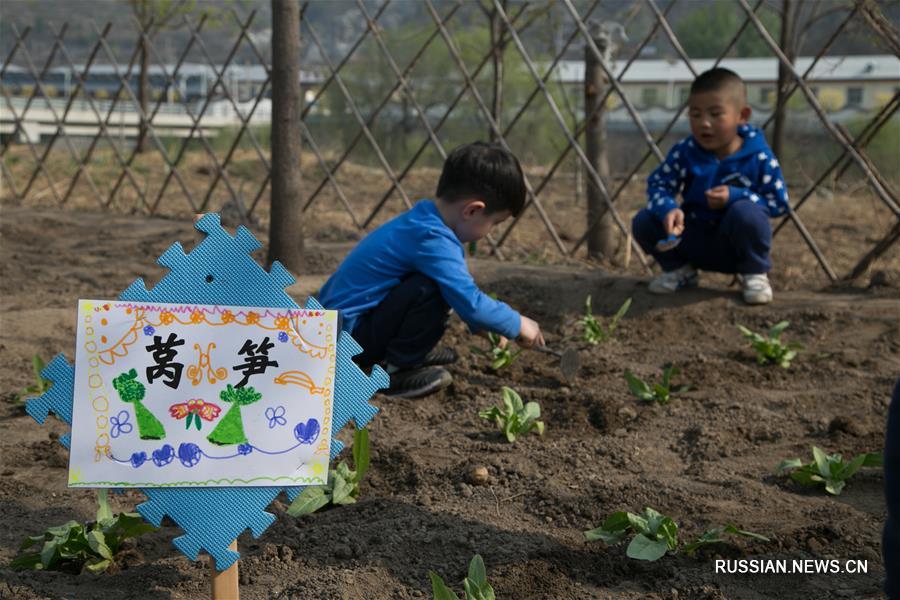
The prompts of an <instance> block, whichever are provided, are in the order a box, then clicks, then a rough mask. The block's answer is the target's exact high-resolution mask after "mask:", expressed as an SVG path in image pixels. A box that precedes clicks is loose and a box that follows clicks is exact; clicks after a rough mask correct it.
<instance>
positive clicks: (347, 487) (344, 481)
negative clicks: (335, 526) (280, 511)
mask: <svg viewBox="0 0 900 600" xmlns="http://www.w3.org/2000/svg"><path fill="white" fill-rule="evenodd" d="M369 459H370V454H369V430H368V429H357V430H356V431H355V432H354V434H353V465H354V466H355V467H356V470H355V471H351V470H350V467H349V465H347V463H345V462H344V461H341V462H340V463H339V464H338V466H337V467H336V468H334V469H331V470H330V471H329V473H328V483H327V484H325V485H324V486H308V487H306V488H305V489H304V490H303V491H302V492H301V493H300V495H299V496H297V497H296V498H294V501H293V502H291V505H290V506H289V507H288V509H287V513H288V514H289V515H291V516H292V517H302V516H303V515H308V514H311V513H314V512H316V511H317V510H319V509H320V508H322V507H323V506H326V505H327V504H329V503H331V504H353V503H354V502H356V501H357V500H358V499H359V484H360V482H361V481H362V479H363V476H364V475H365V474H366V471H368V470H369Z"/></svg>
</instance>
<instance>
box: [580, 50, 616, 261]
mask: <svg viewBox="0 0 900 600" xmlns="http://www.w3.org/2000/svg"><path fill="white" fill-rule="evenodd" d="M593 37H594V43H595V44H596V45H597V48H598V49H599V50H600V52H601V53H603V55H604V56H607V54H608V53H607V47H608V40H607V39H606V37H604V36H599V35H596V34H594V35H593ZM605 88H606V80H605V78H604V75H603V69H602V68H601V66H600V62H599V61H598V60H597V57H596V56H595V55H594V53H593V52H591V48H590V46H585V49H584V111H585V114H591V112H593V111H594V109H595V108H596V107H597V106H598V104H599V102H600V100H601V98H602V97H603V95H604V93H605V91H606V90H605ZM584 137H585V146H586V147H585V154H587V158H588V161H590V163H591V165H592V166H593V167H594V169H596V170H597V173H598V174H599V175H600V177H601V178H602V179H603V183H604V185H605V186H606V188H607V189H609V161H608V159H607V155H606V115H605V114H604V111H603V110H602V109H601V110H599V111H597V113H596V114H594V116H593V117H591V120H590V121H589V122H588V125H587V128H586V129H585V131H584ZM587 184H588V185H587V213H588V214H587V223H588V224H590V223H595V222H596V221H597V219H601V218H602V220H601V221H600V222H599V223H598V225H597V226H596V227H594V228H593V229H592V230H591V231H589V232H588V238H587V244H588V256H589V257H591V258H598V257H601V256H605V257H607V258H609V257H611V256H612V254H613V251H614V247H613V227H612V221H611V220H610V218H609V215H607V214H606V213H607V207H606V203H604V202H603V196H602V195H601V192H600V188H599V187H597V185H596V184H595V183H594V180H593V178H588V182H587Z"/></svg>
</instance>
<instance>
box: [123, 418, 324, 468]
mask: <svg viewBox="0 0 900 600" xmlns="http://www.w3.org/2000/svg"><path fill="white" fill-rule="evenodd" d="M321 431H322V428H321V426H320V425H319V422H318V421H317V420H316V419H309V420H308V421H306V422H303V421H301V422H300V423H297V424H296V425H295V426H294V438H295V439H296V440H297V443H296V444H293V445H291V446H289V447H287V448H284V449H282V450H266V449H263V448H260V447H258V446H254V445H253V444H249V443H243V444H239V445H238V447H237V451H236V452H234V453H233V454H209V453H208V452H206V451H204V450H202V449H201V448H200V446H198V445H197V444H193V443H189V442H185V443H182V444H179V446H178V453H177V456H178V461H179V463H180V464H181V466H182V467H186V468H188V469H190V468H193V467H195V466H197V465H198V464H200V461H201V459H203V458H206V459H209V460H229V459H233V458H240V457H242V456H248V455H250V454H252V453H254V452H257V453H259V454H265V455H268V456H275V455H278V454H287V453H289V452H292V451H294V450H296V449H297V448H299V447H301V446H309V445H312V444H313V443H315V441H316V440H317V439H318V437H319V433H320V432H321ZM151 456H152V463H153V464H154V465H156V466H157V467H165V466H166V465H169V464H171V463H172V461H173V458H174V457H175V456H176V453H175V451H174V450H173V449H172V446H170V445H169V444H165V445H164V446H162V447H161V448H159V449H158V450H154V451H153V452H152V454H151ZM109 458H110V459H111V460H113V461H115V462H117V463H122V464H129V465H131V466H132V467H133V468H135V469H139V468H141V467H143V466H144V465H145V464H149V463H148V462H147V453H146V452H135V453H133V454H132V455H131V456H130V457H129V458H127V459H121V458H117V457H115V456H113V455H110V457H109Z"/></svg>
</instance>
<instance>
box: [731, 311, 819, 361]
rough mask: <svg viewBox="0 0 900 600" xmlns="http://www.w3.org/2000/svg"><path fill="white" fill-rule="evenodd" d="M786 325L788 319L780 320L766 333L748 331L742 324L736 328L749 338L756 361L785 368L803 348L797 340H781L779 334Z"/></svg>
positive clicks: (788, 322)
mask: <svg viewBox="0 0 900 600" xmlns="http://www.w3.org/2000/svg"><path fill="white" fill-rule="evenodd" d="M788 325H790V321H780V322H778V323H776V324H775V325H773V326H772V328H771V329H769V333H768V334H766V335H760V334H758V333H756V332H754V331H750V330H749V329H747V328H746V327H744V326H743V325H738V329H740V331H741V334H743V336H744V337H745V338H746V339H748V340H750V345H751V346H752V347H753V349H754V350H756V362H758V363H759V364H761V365H765V364H775V365H779V366H780V367H782V368H784V369H787V368H788V367H790V366H791V361H792V360H793V359H794V358H795V357H796V356H797V353H798V352H799V351H800V350H803V344H800V343H798V342H790V343H788V344H783V343H782V342H781V334H782V333H784V330H785V329H787V327H788Z"/></svg>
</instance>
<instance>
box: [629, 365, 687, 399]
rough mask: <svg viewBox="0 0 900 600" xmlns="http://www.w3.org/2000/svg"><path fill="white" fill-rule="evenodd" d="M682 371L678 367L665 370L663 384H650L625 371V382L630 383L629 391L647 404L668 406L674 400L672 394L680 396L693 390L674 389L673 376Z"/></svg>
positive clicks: (685, 386)
mask: <svg viewBox="0 0 900 600" xmlns="http://www.w3.org/2000/svg"><path fill="white" fill-rule="evenodd" d="M680 372H681V371H679V369H678V368H677V367H673V366H671V365H669V366H667V367H666V368H664V369H663V378H662V383H654V384H652V385H651V384H649V383H647V382H645V381H644V380H643V379H641V378H640V377H638V376H637V375H635V374H633V373H631V372H630V371H628V370H626V371H625V381H627V382H628V389H629V390H631V393H632V394H634V395H635V396H637V397H638V398H640V399H641V400H646V401H647V402H659V403H660V404H668V403H669V400H671V398H672V394H680V393H682V392H686V391H688V390H689V389H691V386H689V385H681V386H678V387H672V385H671V380H672V376H673V375H678V374H679V373H680Z"/></svg>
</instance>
